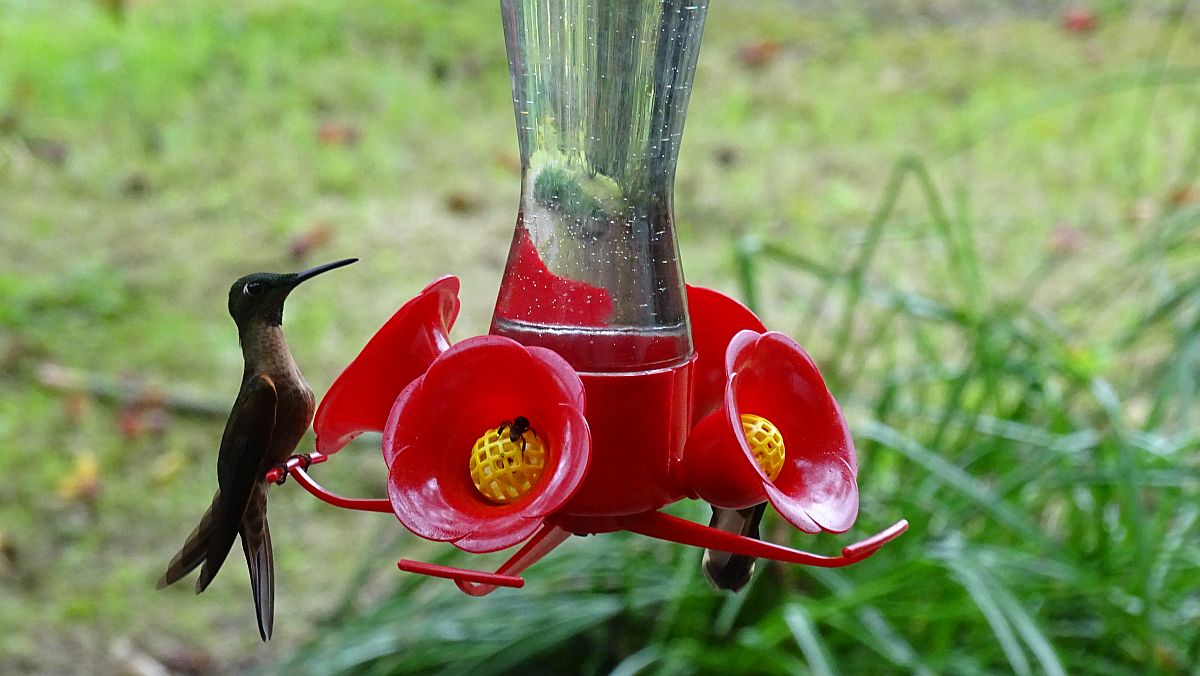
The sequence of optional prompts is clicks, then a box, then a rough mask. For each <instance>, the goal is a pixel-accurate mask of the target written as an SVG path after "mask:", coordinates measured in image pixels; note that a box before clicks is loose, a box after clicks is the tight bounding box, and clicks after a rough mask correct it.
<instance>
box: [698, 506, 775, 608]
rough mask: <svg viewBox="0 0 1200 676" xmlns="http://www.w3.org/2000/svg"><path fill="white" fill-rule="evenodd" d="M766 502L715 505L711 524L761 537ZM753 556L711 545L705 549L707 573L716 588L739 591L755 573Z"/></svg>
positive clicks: (752, 536) (704, 565)
mask: <svg viewBox="0 0 1200 676" xmlns="http://www.w3.org/2000/svg"><path fill="white" fill-rule="evenodd" d="M766 509H767V503H765V502H762V503H759V504H757V505H755V506H753V507H747V508H746V509H722V508H720V507H713V508H712V512H713V515H712V520H711V521H709V523H708V525H709V526H711V527H713V528H719V529H721V530H723V531H727V532H730V533H737V534H738V535H744V536H746V537H750V538H754V539H755V540H757V539H759V537H760V536H759V532H758V525H759V523H760V522H761V521H762V518H763V513H764V512H766ZM754 560H755V559H754V557H752V556H743V555H741V554H730V553H728V552H719V551H715V550H712V549H706V550H704V559H703V568H704V576H705V577H707V578H708V582H709V584H711V585H712V586H713V587H715V588H717V589H727V590H729V591H734V592H736V591H739V590H740V589H741V588H742V587H745V586H746V583H748V582H749V581H750V576H751V575H752V574H753V573H754Z"/></svg>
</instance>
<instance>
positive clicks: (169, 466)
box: [150, 451, 187, 486]
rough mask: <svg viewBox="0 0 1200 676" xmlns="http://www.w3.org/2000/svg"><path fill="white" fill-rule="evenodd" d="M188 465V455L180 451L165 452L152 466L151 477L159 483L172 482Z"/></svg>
mask: <svg viewBox="0 0 1200 676" xmlns="http://www.w3.org/2000/svg"><path fill="white" fill-rule="evenodd" d="M185 467H187V456H185V455H184V454H183V453H181V452H180V451H171V452H170V453H164V454H162V455H160V456H159V457H158V459H157V460H155V461H154V464H153V465H151V467H150V479H151V480H152V481H153V482H154V483H155V484H158V485H160V486H161V485H164V484H168V483H171V481H173V480H174V479H175V477H177V476H179V475H180V473H182V472H183V470H184V468H185Z"/></svg>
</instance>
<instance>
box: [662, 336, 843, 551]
mask: <svg viewBox="0 0 1200 676" xmlns="http://www.w3.org/2000/svg"><path fill="white" fill-rule="evenodd" d="M724 361H725V364H724V366H725V368H724V371H725V377H726V381H725V387H724V397H723V404H722V408H721V409H720V410H719V411H718V412H716V413H713V414H710V415H709V416H707V417H706V418H705V419H704V420H703V421H702V422H701V423H700V424H698V425H697V426H696V427H695V428H694V429H693V431H692V434H691V435H690V436H689V438H688V446H687V449H686V450H685V452H684V472H685V476H686V477H687V480H688V482H689V483H690V485H691V490H692V491H693V492H694V493H695V494H697V495H699V496H700V497H702V498H704V499H706V500H708V501H709V502H711V503H712V504H713V505H715V506H717V507H721V508H726V509H744V508H746V507H748V506H750V505H753V504H756V503H758V502H761V501H762V500H763V499H766V500H769V501H770V502H771V504H772V505H773V506H774V507H775V509H776V510H777V511H778V512H779V513H780V514H782V515H783V516H784V518H785V519H787V520H788V521H789V522H790V523H791V524H792V525H794V526H795V527H796V528H799V529H800V530H803V531H805V532H807V533H818V532H821V531H829V532H834V533H840V532H844V531H846V530H848V529H849V528H850V526H852V525H853V524H854V520H855V518H857V516H858V485H857V482H856V481H855V476H856V474H857V472H858V461H857V459H856V457H855V452H854V442H853V440H852V439H851V437H850V431H849V428H848V427H847V425H846V421H845V419H844V418H843V417H842V412H841V409H840V408H838V405H837V402H836V401H834V399H833V396H832V395H831V394H830V393H829V390H828V388H826V387H825V380H824V379H823V378H822V377H821V373H820V371H819V370H818V369H817V366H816V364H815V363H813V360H812V358H811V357H809V356H808V354H807V353H806V352H805V351H804V349H803V348H802V347H800V345H799V344H797V343H796V341H794V340H792V339H791V338H789V337H788V336H786V335H784V334H782V333H778V332H774V331H768V332H765V333H760V332H757V331H751V330H745V331H740V332H738V333H736V334H735V335H734V336H733V337H732V338H730V340H729V344H728V347H727V349H726V352H725V360H724ZM743 414H752V415H754V416H758V417H760V418H763V419H765V420H768V421H770V423H771V424H772V425H773V426H774V427H775V428H777V429H778V431H779V433H780V434H781V435H782V438H783V444H784V447H785V450H784V458H783V464H782V467H781V468H780V470H779V474H778V476H776V478H775V479H774V480H771V479H770V478H768V477H767V475H766V473H765V472H764V471H763V469H762V467H760V466H759V464H758V461H757V460H755V457H754V452H753V450H752V449H751V447H750V444H749V442H748V440H747V439H746V436H745V434H744V433H743V431H742V416H743Z"/></svg>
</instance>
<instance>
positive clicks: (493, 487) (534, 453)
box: [469, 428, 546, 505]
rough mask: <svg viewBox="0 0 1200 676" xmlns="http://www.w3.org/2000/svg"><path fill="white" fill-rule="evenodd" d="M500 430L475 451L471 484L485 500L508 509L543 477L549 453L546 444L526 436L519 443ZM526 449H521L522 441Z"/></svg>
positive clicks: (491, 432) (485, 437)
mask: <svg viewBox="0 0 1200 676" xmlns="http://www.w3.org/2000/svg"><path fill="white" fill-rule="evenodd" d="M509 436H510V435H509V434H508V433H507V432H506V433H505V434H500V432H499V428H497V429H490V430H488V431H487V433H486V434H484V435H483V436H482V437H479V439H478V440H476V441H475V447H474V448H473V449H471V462H470V467H469V469H470V471H471V481H472V483H474V484H475V488H476V489H477V490H478V491H479V493H480V494H481V495H483V497H485V498H487V499H488V500H490V501H491V502H494V503H496V504H498V505H506V504H508V503H510V502H513V501H514V500H517V499H518V498H520V497H521V496H523V495H525V494H526V493H528V492H529V491H530V490H531V489H532V488H533V487H534V486H535V485H536V484H537V482H538V479H539V478H540V477H541V476H542V468H543V466H544V465H545V463H546V449H545V446H543V445H542V440H541V439H538V438H537V437H536V436H534V435H533V433H532V432H526V433H525V434H524V435H522V436H521V437H518V438H517V440H516V441H513V440H512V439H510V438H509ZM522 439H524V441H525V444H524V446H525V448H524V449H522V448H521V445H522V444H521V440H522Z"/></svg>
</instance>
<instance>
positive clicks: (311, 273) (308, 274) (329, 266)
mask: <svg viewBox="0 0 1200 676" xmlns="http://www.w3.org/2000/svg"><path fill="white" fill-rule="evenodd" d="M356 262H358V259H357V258H343V259H342V260H340V261H334V262H332V263H326V264H325V265H318V266H317V267H315V268H310V269H308V270H305V271H304V272H297V273H296V277H295V278H294V279H293V280H292V286H293V287H295V286H296V285H297V284H299V283H300V282H303V281H304V280H306V279H312V278H313V277H316V276H317V275H319V274H321V273H323V272H329V271H330V270H333V269H334V268H340V267H342V266H345V265H350V264H351V263H356Z"/></svg>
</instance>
